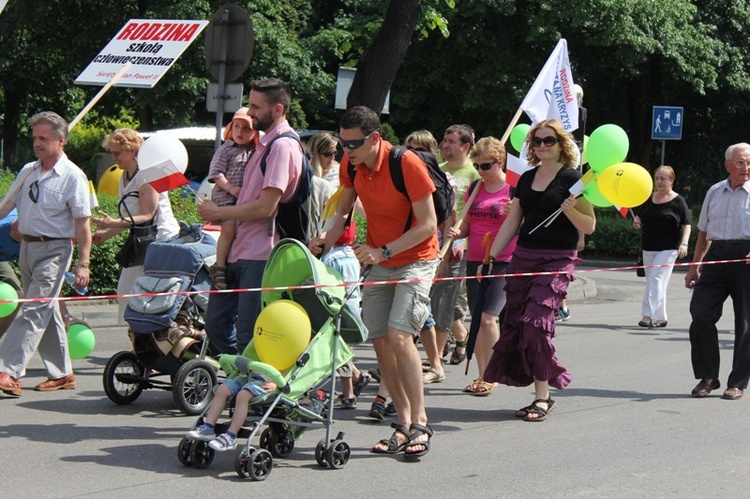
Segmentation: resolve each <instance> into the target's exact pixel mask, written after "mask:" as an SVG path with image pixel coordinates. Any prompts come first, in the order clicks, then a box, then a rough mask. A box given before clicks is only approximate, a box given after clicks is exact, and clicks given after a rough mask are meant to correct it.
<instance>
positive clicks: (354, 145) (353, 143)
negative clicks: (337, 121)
mask: <svg viewBox="0 0 750 499" xmlns="http://www.w3.org/2000/svg"><path fill="white" fill-rule="evenodd" d="M377 131H378V129H377V128H376V129H375V130H373V131H372V132H370V134H369V135H367V136H366V137H365V138H363V139H355V140H341V137H339V144H341V147H343V148H344V149H359V148H360V147H362V146H363V145H364V143H365V141H367V139H369V138H370V137H371V136H372V134H373V133H375V132H377Z"/></svg>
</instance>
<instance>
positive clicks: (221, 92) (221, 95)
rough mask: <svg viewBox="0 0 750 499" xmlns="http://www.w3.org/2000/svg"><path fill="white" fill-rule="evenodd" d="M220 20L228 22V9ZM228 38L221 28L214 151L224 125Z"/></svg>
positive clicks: (225, 31)
mask: <svg viewBox="0 0 750 499" xmlns="http://www.w3.org/2000/svg"><path fill="white" fill-rule="evenodd" d="M221 22H222V24H224V25H225V26H226V25H228V24H229V9H225V10H224V13H223V14H222V16H221ZM228 39H229V30H228V29H223V30H222V31H221V61H220V64H219V84H218V88H217V89H216V100H217V102H216V141H215V142H214V151H216V150H218V149H219V147H220V146H221V132H222V130H223V125H224V99H225V98H226V95H225V93H226V92H225V89H224V85H225V79H226V78H225V76H226V69H227V45H228V43H227V42H228Z"/></svg>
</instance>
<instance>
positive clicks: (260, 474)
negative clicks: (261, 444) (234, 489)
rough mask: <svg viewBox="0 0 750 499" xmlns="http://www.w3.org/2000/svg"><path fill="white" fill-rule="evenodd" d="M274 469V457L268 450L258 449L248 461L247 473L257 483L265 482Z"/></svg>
mask: <svg viewBox="0 0 750 499" xmlns="http://www.w3.org/2000/svg"><path fill="white" fill-rule="evenodd" d="M272 469H273V457H272V456H271V453H270V452H268V451H267V450H266V449H258V450H256V451H255V452H253V453H252V454H250V457H249V458H248V460H247V472H248V474H249V475H250V478H252V479H253V480H255V481H256V482H261V481H263V480H265V479H266V478H267V477H268V475H270V474H271V470H272Z"/></svg>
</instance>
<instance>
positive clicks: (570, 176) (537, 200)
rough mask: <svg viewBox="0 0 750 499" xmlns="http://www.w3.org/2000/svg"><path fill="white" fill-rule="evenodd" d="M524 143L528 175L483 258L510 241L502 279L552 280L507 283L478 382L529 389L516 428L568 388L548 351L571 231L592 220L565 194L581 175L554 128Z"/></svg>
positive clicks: (565, 138) (545, 124) (573, 237)
mask: <svg viewBox="0 0 750 499" xmlns="http://www.w3.org/2000/svg"><path fill="white" fill-rule="evenodd" d="M526 142H527V146H528V151H529V153H528V156H527V160H528V163H529V164H530V165H532V166H535V168H533V169H532V170H529V171H528V172H526V173H524V174H523V175H522V176H521V179H520V180H519V181H518V186H517V187H516V193H515V196H516V197H515V198H514V199H513V201H512V203H511V207H510V213H509V214H508V218H507V219H506V220H505V222H504V223H503V225H502V227H501V228H500V231H499V232H498V234H497V237H496V238H495V241H494V243H493V244H492V248H491V249H490V257H493V258H494V257H497V255H500V254H501V253H502V252H503V250H504V249H505V247H506V246H507V245H508V244H509V243H510V242H511V240H512V239H513V237H514V236H515V235H516V234H518V241H517V245H516V249H515V251H514V252H513V258H512V259H511V261H510V265H509V266H508V269H507V271H506V272H507V273H508V274H518V273H547V272H553V274H551V275H532V276H524V277H514V276H511V277H508V278H507V284H506V286H505V294H506V304H505V319H504V320H503V324H502V328H501V333H500V339H499V340H498V342H497V343H496V344H495V346H494V347H493V352H492V357H491V358H490V361H489V364H488V365H487V368H486V369H485V371H484V380H485V381H486V382H490V383H492V382H497V383H502V384H505V385H509V386H528V385H530V384H532V383H533V384H534V392H535V397H534V401H533V402H532V403H531V404H530V405H528V406H526V407H523V408H522V409H520V410H518V411H517V412H516V416H517V417H519V418H523V420H524V421H543V420H544V419H546V417H547V415H548V413H549V412H550V411H551V410H552V408H553V407H554V405H555V401H554V400H552V399H551V398H550V395H549V387H550V385H551V386H553V387H555V388H559V389H562V388H565V387H566V386H568V384H569V383H570V380H571V375H570V373H569V372H568V371H567V370H566V369H565V368H564V367H563V366H562V365H560V363H559V362H558V360H557V357H556V356H555V347H554V345H553V344H552V338H554V337H555V311H556V310H557V309H558V307H560V303H561V302H562V300H563V298H565V296H566V295H567V289H568V283H570V282H571V281H572V280H573V274H572V272H573V269H574V268H575V265H576V264H577V263H578V262H579V259H578V252H577V250H576V247H577V246H578V231H581V232H583V233H584V234H591V233H593V232H594V228H595V226H596V219H595V217H594V210H593V208H592V206H591V203H589V202H588V201H587V200H586V199H584V198H580V199H576V197H575V196H574V195H573V194H571V192H570V188H571V187H572V186H573V185H574V184H575V183H576V182H577V181H578V179H580V177H581V174H580V172H579V171H578V170H576V169H575V165H576V163H577V162H576V159H577V157H578V156H577V151H576V145H575V142H573V139H572V137H571V136H570V135H569V134H568V133H567V132H566V131H565V129H564V128H563V126H562V124H560V122H559V121H557V120H547V121H542V122H540V123H538V124H537V125H535V126H534V127H532V128H531V130H530V131H529V134H528V136H527V138H526ZM559 208H562V213H561V214H560V215H559V216H558V217H557V218H555V220H554V221H553V222H552V223H551V224H550V225H549V226H548V227H544V226H542V227H539V228H536V227H537V226H539V225H540V224H541V223H542V222H543V221H544V220H545V219H547V217H548V216H549V215H551V214H552V213H554V212H555V211H556V210H557V209H559ZM535 228H536V230H535ZM491 261H492V260H491ZM488 271H489V272H491V268H490V269H481V268H480V272H482V274H483V275H486V274H487V273H489V272H488ZM556 272H559V273H556ZM478 275H479V274H478Z"/></svg>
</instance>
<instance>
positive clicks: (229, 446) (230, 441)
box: [208, 433, 237, 452]
mask: <svg viewBox="0 0 750 499" xmlns="http://www.w3.org/2000/svg"><path fill="white" fill-rule="evenodd" d="M208 446H209V447H211V448H212V449H213V450H217V451H219V452H222V451H225V450H233V449H236V448H237V437H233V436H232V435H230V434H229V433H222V434H221V435H219V436H218V437H216V438H215V439H213V440H211V441H210V442H209V443H208Z"/></svg>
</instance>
